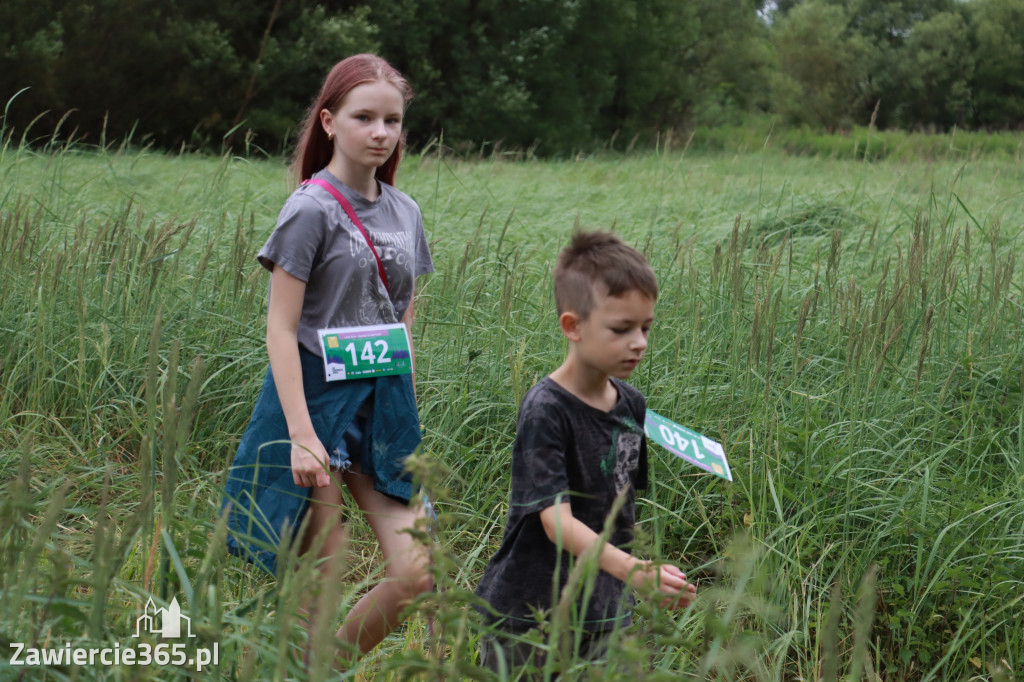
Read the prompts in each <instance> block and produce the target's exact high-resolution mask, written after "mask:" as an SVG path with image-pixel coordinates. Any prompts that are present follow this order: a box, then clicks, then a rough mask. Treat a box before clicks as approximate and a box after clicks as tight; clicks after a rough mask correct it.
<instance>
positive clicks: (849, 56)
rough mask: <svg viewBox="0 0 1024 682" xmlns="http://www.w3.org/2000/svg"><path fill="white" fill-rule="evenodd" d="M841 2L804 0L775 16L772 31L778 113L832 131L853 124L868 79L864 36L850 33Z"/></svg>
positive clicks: (774, 90)
mask: <svg viewBox="0 0 1024 682" xmlns="http://www.w3.org/2000/svg"><path fill="white" fill-rule="evenodd" d="M847 22H848V16H847V14H846V12H845V11H844V10H843V9H842V8H841V7H839V6H836V5H831V4H828V3H825V2H818V1H811V2H804V3H801V4H800V5H798V6H796V7H794V8H793V9H792V10H790V11H789V12H788V13H787V14H786V15H785V16H782V17H779V18H777V20H776V24H775V29H774V32H773V35H772V39H773V42H774V43H775V49H776V51H777V53H778V58H779V73H778V74H777V75H776V77H775V78H774V80H773V83H772V98H773V104H774V108H775V111H777V112H778V113H780V114H782V115H784V116H786V117H787V118H789V119H790V120H792V121H794V122H797V123H806V124H812V125H820V126H823V127H824V128H826V129H827V130H829V131H834V130H837V129H839V128H842V127H845V126H847V125H849V124H850V122H851V116H852V112H853V110H854V108H855V107H856V106H857V104H858V103H859V97H860V92H859V84H860V83H861V82H863V80H864V78H865V77H866V72H867V70H866V66H865V62H866V55H867V52H868V49H867V45H866V43H865V41H864V39H863V38H862V37H860V36H858V35H848V34H847V33H846V26H847Z"/></svg>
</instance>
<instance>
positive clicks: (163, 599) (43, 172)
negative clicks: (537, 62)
mask: <svg viewBox="0 0 1024 682" xmlns="http://www.w3.org/2000/svg"><path fill="white" fill-rule="evenodd" d="M940 148H941V149H946V150H950V151H949V153H945V152H943V153H940V154H936V155H931V156H928V157H926V158H919V159H914V158H907V157H906V156H905V155H901V156H899V157H898V158H897V157H895V156H894V157H892V158H886V159H874V158H870V155H869V154H864V153H845V152H844V153H839V154H832V155H813V156H801V155H792V154H786V153H784V151H782V150H779V149H773V148H754V149H752V150H744V151H737V152H731V151H707V150H702V149H696V148H691V149H687V148H683V147H673V146H666V147H665V148H664V149H660V150H656V151H646V152H640V151H637V152H635V153H632V154H629V155H612V154H597V155H593V156H589V157H585V156H580V157H577V158H575V159H567V160H561V161H539V160H535V159H529V158H525V159H524V158H510V157H504V156H502V155H500V154H494V155H492V156H490V157H487V158H473V159H467V158H459V157H455V156H451V155H448V154H445V153H443V150H441V149H439V147H438V146H436V145H435V146H432V147H430V148H428V149H425V150H423V151H422V153H420V154H418V155H414V156H410V157H409V158H407V159H406V161H405V163H404V165H403V166H402V168H401V169H400V172H399V178H398V185H399V187H400V188H401V189H403V190H404V191H406V192H407V193H409V194H410V195H412V196H413V197H414V198H415V199H416V200H417V201H418V202H419V204H420V206H421V208H422V210H423V213H424V220H425V226H426V230H427V234H428V238H429V240H430V243H431V248H432V251H433V255H434V262H435V268H436V273H435V274H433V275H431V276H429V277H427V278H425V279H424V280H421V288H420V292H419V298H418V301H417V324H416V329H415V344H416V349H417V360H418V363H417V365H418V367H417V385H418V396H419V404H420V410H421V420H422V422H423V424H424V426H425V429H426V435H425V441H424V447H423V448H422V451H421V452H420V453H418V454H417V455H416V456H415V457H414V458H413V460H412V462H411V467H412V468H413V469H414V470H415V471H416V472H417V474H418V475H419V476H421V477H422V480H423V482H424V486H425V489H426V490H427V491H428V492H429V493H430V495H431V497H432V499H433V500H434V501H435V503H436V508H437V511H438V515H439V519H438V523H437V524H436V527H435V528H434V532H433V533H429V532H427V531H426V530H425V529H422V528H420V529H417V531H416V532H417V533H418V536H419V537H421V538H422V539H423V541H424V542H428V543H429V544H430V546H431V551H432V555H433V557H434V570H435V581H436V584H437V589H436V590H435V592H434V593H433V594H431V595H428V596H426V597H424V598H423V599H421V600H420V601H419V602H417V603H416V604H415V605H413V606H412V607H411V612H412V615H411V617H410V618H409V620H408V621H407V622H406V624H405V625H404V626H403V627H402V628H401V629H400V630H399V631H397V632H396V633H394V634H393V635H392V636H391V637H390V638H389V639H388V640H387V641H386V642H385V643H384V644H383V645H382V646H381V647H380V648H378V649H377V650H376V651H375V652H373V653H372V654H371V655H369V656H368V657H367V658H366V659H365V660H364V661H362V663H361V664H360V665H359V667H357V668H355V669H354V670H352V671H350V672H349V673H347V674H346V678H347V679H358V680H405V679H432V680H455V679H481V680H483V679H494V677H493V676H489V675H488V674H485V672H484V671H482V670H480V669H479V668H478V667H477V666H476V659H475V644H476V640H477V638H478V637H479V635H480V632H481V626H480V625H479V618H478V617H477V615H476V613H475V612H474V610H473V609H472V608H470V605H471V604H472V602H473V596H472V590H473V589H474V588H475V586H476V583H477V581H478V580H479V578H480V576H481V574H482V571H483V567H484V565H485V564H486V561H487V560H488V558H489V557H490V555H491V553H492V552H493V551H494V550H495V549H496V547H497V545H498V541H499V540H500V537H501V532H502V529H503V524H504V520H505V513H506V505H507V485H508V470H509V462H510V456H511V443H512V439H513V436H514V430H515V417H516V409H517V405H518V402H519V400H520V398H521V397H522V395H523V394H524V392H525V391H526V390H527V389H528V388H529V387H530V385H532V384H533V383H534V382H535V381H537V380H538V379H539V378H541V377H543V376H544V375H545V374H546V373H547V372H549V371H551V370H552V369H554V368H555V367H556V366H557V365H558V363H559V362H560V361H561V359H562V357H563V354H564V350H565V348H564V342H563V340H562V339H561V338H560V335H559V333H558V332H557V328H556V325H555V314H554V304H553V298H552V293H551V287H550V284H549V280H550V270H551V267H552V265H553V261H554V258H555V255H556V253H557V251H558V249H559V248H560V247H561V246H562V245H563V244H564V243H565V241H566V239H567V237H568V235H569V234H570V233H571V231H572V230H573V229H574V227H575V226H582V227H586V228H605V229H614V230H615V231H616V232H618V233H620V234H621V235H622V236H623V237H624V238H626V239H627V240H628V241H629V242H631V243H633V244H634V245H636V246H637V247H638V248H640V249H641V250H643V251H644V252H645V253H646V254H647V256H648V257H649V259H650V260H651V262H652V265H653V266H654V268H655V271H656V272H657V274H658V276H659V281H660V286H661V295H660V298H659V301H658V304H657V307H656V315H657V319H656V323H655V328H654V330H653V331H652V336H651V346H650V348H649V350H648V354H647V357H646V358H645V360H644V362H643V363H642V365H641V366H640V368H639V369H638V370H637V372H636V374H635V375H634V377H633V381H632V382H633V383H634V384H635V385H636V386H637V387H638V388H640V389H641V390H642V391H643V392H644V393H645V395H646V396H647V399H648V404H649V405H650V407H651V408H652V409H654V410H656V411H658V412H659V413H661V414H663V415H665V416H668V417H669V418H671V419H673V420H675V421H677V422H679V423H682V424H685V425H687V426H690V427H691V428H693V429H695V430H697V431H700V432H701V433H704V434H706V435H708V436H709V437H711V438H714V439H715V440H718V441H720V442H722V443H723V445H724V447H725V449H726V452H727V455H728V457H729V461H730V464H731V467H732V472H733V477H734V481H733V482H731V483H730V482H727V481H724V480H721V479H719V478H716V477H713V476H710V475H708V474H705V473H703V472H702V471H700V470H698V469H696V468H694V467H692V466H690V465H688V464H686V463H685V462H683V461H682V460H679V459H678V458H676V457H674V456H673V455H671V454H669V453H667V452H665V451H663V450H660V449H658V448H657V447H656V446H651V452H650V461H651V467H652V469H651V478H652V485H651V487H650V488H649V489H647V490H646V491H643V492H642V493H641V494H640V495H639V499H638V514H639V526H638V528H639V533H638V540H637V542H636V547H635V548H634V551H636V552H638V553H640V554H642V555H644V556H647V557H649V558H651V559H655V560H661V561H669V562H673V563H678V564H679V565H682V566H683V567H684V568H685V569H686V570H687V573H688V575H689V577H690V578H691V580H696V581H697V582H698V585H699V597H700V598H699V599H698V601H697V602H696V603H695V604H694V605H693V606H692V607H690V608H688V609H686V610H684V611H675V612H669V611H665V610H662V609H661V608H659V607H658V606H657V605H656V604H654V603H653V602H652V601H650V600H644V599H640V603H639V606H638V609H637V613H636V618H635V619H634V624H633V625H632V626H631V627H630V628H629V629H627V630H625V631H623V632H622V633H621V635H620V636H619V637H618V638H617V639H616V640H615V642H614V645H613V647H612V651H611V653H610V655H609V660H608V662H607V664H601V665H589V664H585V663H582V662H580V661H578V660H577V659H576V658H575V656H574V654H573V647H572V644H573V634H574V633H575V632H576V629H575V628H574V627H573V623H572V619H571V617H570V616H569V615H567V613H566V612H565V611H564V610H558V611H556V612H554V613H552V614H551V616H550V620H549V623H548V629H547V632H546V634H545V635H544V636H543V637H541V636H538V638H537V642H536V643H537V645H538V646H540V647H546V648H547V649H548V650H549V651H550V652H551V656H550V659H549V660H551V661H552V662H558V663H561V664H562V665H564V666H566V667H567V668H568V669H569V670H570V672H569V674H568V675H567V677H569V678H571V679H601V680H606V679H650V680H678V679H694V680H704V679H711V680H827V681H832V680H837V679H847V680H861V679H868V680H946V679H956V680H1014V679H1020V678H1021V677H1022V676H1024V289H1022V285H1024V276H1022V273H1021V271H1020V269H1018V268H1017V266H1018V263H1017V260H1018V254H1019V253H1021V250H1022V247H1024V242H1022V239H1024V189H1022V188H1024V158H1022V155H1021V153H1020V149H1021V148H1020V146H1019V145H1018V146H1017V147H1016V149H1017V152H1016V153H1001V154H989V155H986V154H984V153H971V154H963V153H953V151H952V150H953V143H952V142H951V143H950V144H949V145H945V146H943V145H940ZM288 191H289V189H288V179H287V173H286V168H285V161H284V160H282V159H277V158H271V159H267V158H249V159H246V158H238V157H231V156H224V157H221V158H215V157H214V158H210V157H201V156H193V155H188V154H182V155H165V154H157V153H154V152H151V151H147V150H139V149H137V148H131V147H128V146H122V147H117V146H108V147H106V148H102V149H96V148H86V147H84V146H83V145H76V144H74V143H68V142H66V141H64V142H62V141H59V140H56V139H55V140H54V141H52V143H51V144H50V145H47V146H45V147H44V148H36V149H34V150H33V149H29V148H28V147H26V146H19V145H17V144H16V142H12V141H10V140H7V141H6V143H5V144H3V145H2V146H0V254H2V267H0V292H2V296H0V338H2V339H3V341H2V344H0V679H26V680H43V679H45V680H129V679H130V680H145V679H160V680H165V679H190V678H192V677H199V676H202V677H204V678H211V679H238V680H250V679H260V680H286V679H297V680H298V679H307V674H306V672H305V671H304V669H303V666H302V664H301V658H300V657H299V648H300V647H301V645H302V643H303V642H304V641H305V638H306V634H305V633H304V631H302V629H301V628H300V627H299V626H298V625H297V623H296V618H295V607H296V604H297V601H298V599H299V597H300V596H301V594H302V593H303V592H304V591H305V590H308V589H319V590H322V594H323V599H325V600H328V601H327V603H330V604H333V605H336V608H337V609H338V613H339V615H340V614H341V613H342V612H343V611H344V609H345V608H346V606H347V605H348V604H350V603H352V602H353V600H354V599H355V598H357V597H358V595H359V594H360V591H361V590H362V589H364V588H365V586H366V585H367V584H368V583H371V582H373V581H375V580H376V579H377V578H378V577H379V575H380V573H381V566H380V562H379V560H378V558H377V557H376V556H375V554H374V551H375V548H374V543H373V541H372V535H370V534H369V532H368V529H367V527H366V526H365V524H364V523H363V522H362V521H361V520H360V519H359V518H358V515H356V516H355V517H354V518H352V523H351V531H350V541H349V546H348V554H347V561H346V563H345V567H344V573H343V575H341V576H337V579H336V580H334V581H326V582H325V583H323V584H316V585H315V586H314V587H313V588H311V587H310V585H311V583H312V582H315V581H313V579H312V577H311V568H310V567H309V566H308V565H302V566H300V567H299V568H298V569H297V570H295V571H288V572H286V573H285V574H283V577H282V578H281V579H280V580H277V579H275V578H273V577H271V576H269V575H266V574H264V573H261V572H260V571H259V570H258V569H256V568H254V567H253V566H251V565H248V564H245V563H244V562H242V561H240V560H239V559H237V558H234V557H228V556H227V555H226V553H225V549H224V535H225V529H224V526H223V524H222V523H218V518H219V511H220V502H221V490H222V487H223V479H224V475H225V469H226V467H227V466H228V464H229V463H230V461H231V458H232V456H233V454H234V451H235V447H236V446H237V443H238V440H239V438H240V436H241V434H242V431H243V430H244V428H245V426H246V424H247V422H248V419H249V416H250V413H251V409H252V406H253V403H254V401H255V398H256V394H257V392H258V390H259V387H260V384H261V382H262V379H263V375H264V372H265V369H266V353H265V350H264V345H263V340H264V332H265V306H266V291H267V282H268V277H267V275H266V274H265V272H264V271H263V270H262V268H260V267H259V266H258V264H257V263H256V260H255V254H256V252H257V250H258V249H259V247H260V246H261V245H262V244H263V241H264V240H265V238H266V236H267V235H268V234H269V232H270V230H271V229H272V227H273V224H274V221H275V218H276V215H277V211H278V209H279V208H280V206H281V204H282V202H283V200H284V199H285V197H286V196H287V194H288ZM294 560H295V559H294V557H293V556H291V555H289V561H294ZM593 570H594V568H593V567H592V566H586V565H581V573H580V581H579V583H578V584H577V585H576V586H575V589H577V590H579V589H585V588H586V583H587V576H588V575H591V576H592V574H593ZM150 598H152V599H153V600H154V602H155V603H156V604H158V605H160V606H166V605H167V604H168V603H169V602H170V600H171V599H172V598H176V599H178V600H179V602H180V603H181V606H182V609H183V611H184V612H185V613H186V614H187V615H188V616H189V617H190V618H191V624H192V627H193V630H194V632H195V634H196V638H195V639H194V640H190V641H189V646H190V647H192V646H194V647H196V648H212V647H214V645H216V647H217V652H218V662H217V664H216V665H212V666H208V668H207V669H206V670H204V671H203V672H202V673H196V672H195V668H194V666H189V665H185V664H183V662H182V661H174V660H172V659H170V658H165V659H164V660H163V661H162V662H160V661H156V662H154V663H153V664H152V665H149V666H139V665H134V666H133V665H126V664H120V665H101V664H99V663H96V662H94V663H91V664H90V663H86V664H74V663H68V662H62V663H57V664H51V665H39V666H34V667H26V666H20V665H15V664H12V663H11V657H12V654H13V651H14V649H15V648H16V645H18V644H22V645H25V647H27V648H36V649H42V648H47V647H49V648H68V647H76V648H97V647H104V646H105V647H115V645H116V646H118V647H121V648H127V647H136V648H138V646H139V645H140V643H141V642H142V641H143V640H142V639H135V638H133V635H134V632H135V627H136V619H137V618H138V617H139V616H140V615H141V613H142V611H143V608H144V605H145V604H146V602H147V600H148V599H150ZM312 637H313V638H314V641H315V642H316V643H317V646H318V647H320V648H322V649H325V648H326V647H328V646H329V638H330V633H329V631H324V632H316V633H312ZM153 644H155V642H153ZM326 672H327V671H325V670H323V669H316V670H314V671H312V672H311V673H310V675H309V676H308V678H309V679H325V677H324V675H325V674H326ZM548 672H549V673H550V672H551V671H550V670H549V671H548Z"/></svg>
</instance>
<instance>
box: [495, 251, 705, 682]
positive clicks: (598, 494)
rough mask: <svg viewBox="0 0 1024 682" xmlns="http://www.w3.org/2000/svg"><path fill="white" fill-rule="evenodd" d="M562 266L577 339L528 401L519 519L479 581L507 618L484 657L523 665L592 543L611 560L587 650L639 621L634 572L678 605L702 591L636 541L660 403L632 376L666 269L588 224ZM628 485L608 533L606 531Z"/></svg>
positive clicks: (518, 446) (590, 594) (558, 280)
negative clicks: (640, 492)
mask: <svg viewBox="0 0 1024 682" xmlns="http://www.w3.org/2000/svg"><path fill="white" fill-rule="evenodd" d="M554 279H555V303H556V306H557V308H558V321H559V325H560V327H561V330H562V333H563V334H565V337H566V338H567V339H568V341H569V352H568V355H567V356H566V359H565V362H563V363H562V365H561V366H560V367H559V368H558V369H556V370H555V371H554V372H552V373H551V374H550V375H548V376H547V377H546V378H544V379H542V380H541V381H540V382H539V383H538V384H537V385H535V386H534V387H533V388H531V389H530V390H529V391H528V392H527V394H526V396H525V397H524V398H523V401H522V403H521V404H520V406H519V421H518V425H517V430H516V440H515V444H514V446H513V452H512V485H511V494H510V497H509V512H508V524H507V525H506V527H505V534H504V536H503V538H502V543H501V547H500V548H499V549H498V551H497V553H495V555H494V556H493V557H492V558H491V561H490V563H489V564H488V566H487V569H486V570H485V571H484V577H483V579H482V580H481V582H480V586H479V587H478V588H477V594H478V595H479V596H480V597H482V598H483V599H484V600H485V601H486V602H487V603H488V604H489V605H490V609H489V610H487V611H485V613H484V616H485V619H486V620H487V622H488V623H489V624H492V625H493V626H494V627H493V629H492V630H491V631H489V632H488V633H486V634H485V635H484V636H483V637H482V638H481V644H480V652H481V659H482V661H481V662H482V663H483V664H484V665H485V666H486V667H488V668H491V669H492V670H495V671H497V670H499V668H500V667H501V663H500V662H499V660H501V659H503V660H504V665H505V666H507V667H509V668H513V667H519V666H522V665H525V664H526V663H528V662H530V660H531V657H533V656H534V654H535V647H533V646H532V645H530V644H529V643H527V642H526V641H525V640H523V638H522V637H521V636H520V635H522V634H523V633H525V632H527V631H528V630H530V629H531V628H533V627H536V626H537V625H538V622H537V615H538V614H541V613H544V612H546V611H549V610H550V609H552V608H553V607H554V606H555V605H556V604H557V603H558V601H559V600H560V599H561V595H562V590H563V588H564V587H565V585H566V581H567V579H568V576H569V573H570V571H571V570H572V567H573V565H574V564H575V562H576V561H577V560H578V559H579V558H580V557H581V556H582V555H583V553H584V552H585V551H586V550H587V549H588V548H590V547H591V546H592V545H594V544H595V543H600V544H599V545H597V546H594V547H593V548H592V549H591V550H590V551H591V553H595V552H596V553H597V557H598V558H597V563H598V566H599V567H600V571H599V573H598V574H597V576H596V578H595V581H594V586H593V590H592V591H589V590H587V591H584V593H583V594H582V595H581V596H580V597H579V598H577V601H576V604H575V610H574V613H575V617H576V619H577V622H578V623H579V624H580V626H581V627H582V629H583V630H584V631H585V632H584V635H583V637H582V638H581V653H582V655H584V656H587V657H589V658H596V657H600V656H601V655H602V653H603V651H604V649H605V648H606V646H607V639H608V636H609V634H610V633H611V632H612V630H614V629H615V628H616V627H617V626H620V625H624V624H628V623H629V620H630V616H629V611H628V609H629V607H630V606H631V605H632V603H633V598H632V593H631V591H629V590H626V589H625V588H626V584H627V583H628V584H629V585H631V586H632V587H636V588H642V587H643V586H645V585H647V586H653V587H655V588H656V589H657V590H658V591H659V592H660V593H661V594H664V595H666V599H665V601H664V602H663V603H665V604H666V605H673V606H686V605H688V604H689V603H690V602H691V601H692V600H693V598H694V595H695V593H696V589H695V588H694V586H693V585H691V584H689V583H688V582H687V581H686V576H685V575H683V573H682V572H681V571H680V570H679V569H678V568H676V567H675V566H670V565H661V566H655V565H653V564H651V563H648V562H645V561H642V560H639V559H637V558H635V557H633V556H631V555H630V553H629V549H628V544H629V543H630V542H631V541H632V539H633V525H634V518H635V515H634V491H635V490H636V489H637V488H644V487H646V485H647V444H646V441H645V439H644V430H643V424H644V413H645V410H646V402H645V400H644V397H643V395H641V394H640V392H639V391H637V390H636V389H635V388H633V387H632V386H630V385H629V384H627V383H625V382H624V381H623V380H624V379H627V378H629V376H630V375H631V374H632V373H633V370H634V369H635V368H636V366H637V364H638V363H639V362H640V359H641V358H642V357H643V354H644V351H645V350H646V348H647V337H648V334H649V331H650V326H651V323H652V322H653V320H654V301H655V299H656V298H657V296H658V285H657V281H656V279H655V276H654V272H653V271H652V270H651V268H650V265H648V263H647V261H646V260H645V259H644V257H643V256H642V255H641V254H640V253H639V252H638V251H636V250H635V249H633V248H632V247H630V246H628V245H626V244H625V243H624V242H622V241H621V240H620V239H619V238H618V237H616V236H614V235H612V234H609V233H603V232H590V233H582V232H578V233H576V234H574V235H573V237H572V241H571V243H570V244H569V246H568V247H567V248H565V249H564V250H563V251H562V253H561V254H560V256H559V259H558V263H557V265H556V267H555V277H554ZM620 495H621V496H622V497H623V499H622V501H621V505H620V506H618V511H617V512H616V514H615V516H614V521H613V524H612V527H611V536H610V537H609V538H608V541H607V542H604V541H603V540H602V539H601V537H600V534H601V532H602V530H603V529H604V526H605V521H606V519H607V517H608V515H609V514H610V513H611V512H612V511H613V509H614V508H615V506H616V505H615V503H616V499H617V498H618V497H619V496H620ZM584 596H586V597H587V598H586V600H585V602H584ZM533 662H534V663H535V664H538V665H539V664H540V663H541V662H542V661H541V660H540V658H539V657H535V658H533Z"/></svg>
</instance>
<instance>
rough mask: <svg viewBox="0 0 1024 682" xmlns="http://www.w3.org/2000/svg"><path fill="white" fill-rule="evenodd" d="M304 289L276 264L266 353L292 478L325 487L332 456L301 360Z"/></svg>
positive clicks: (298, 482) (268, 313)
mask: <svg viewBox="0 0 1024 682" xmlns="http://www.w3.org/2000/svg"><path fill="white" fill-rule="evenodd" d="M305 293H306V283H305V282H303V281H302V280H301V279H299V278H297V277H295V276H293V275H290V274H288V272H286V271H285V270H284V269H283V268H281V266H279V265H275V266H274V272H273V274H272V275H271V285H270V302H269V305H268V312H267V355H268V356H270V369H271V371H272V372H273V374H274V386H275V387H276V388H277V395H278V398H280V400H281V409H282V410H283V411H284V418H285V421H286V422H287V423H288V438H289V439H290V440H291V441H292V453H291V460H292V479H293V480H294V481H295V485H298V486H301V487H303V488H309V487H313V486H315V487H317V488H323V487H324V486H327V485H329V484H330V482H331V477H330V473H329V470H328V462H329V461H330V458H329V457H328V455H327V450H326V449H325V448H324V446H323V444H322V443H321V442H320V439H319V438H317V436H316V432H315V431H314V430H313V422H312V421H311V420H310V418H309V408H308V407H307V406H306V395H305V393H304V392H303V388H302V367H301V365H300V363H299V341H298V330H299V317H300V315H301V313H302V301H303V297H304V296H305Z"/></svg>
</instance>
